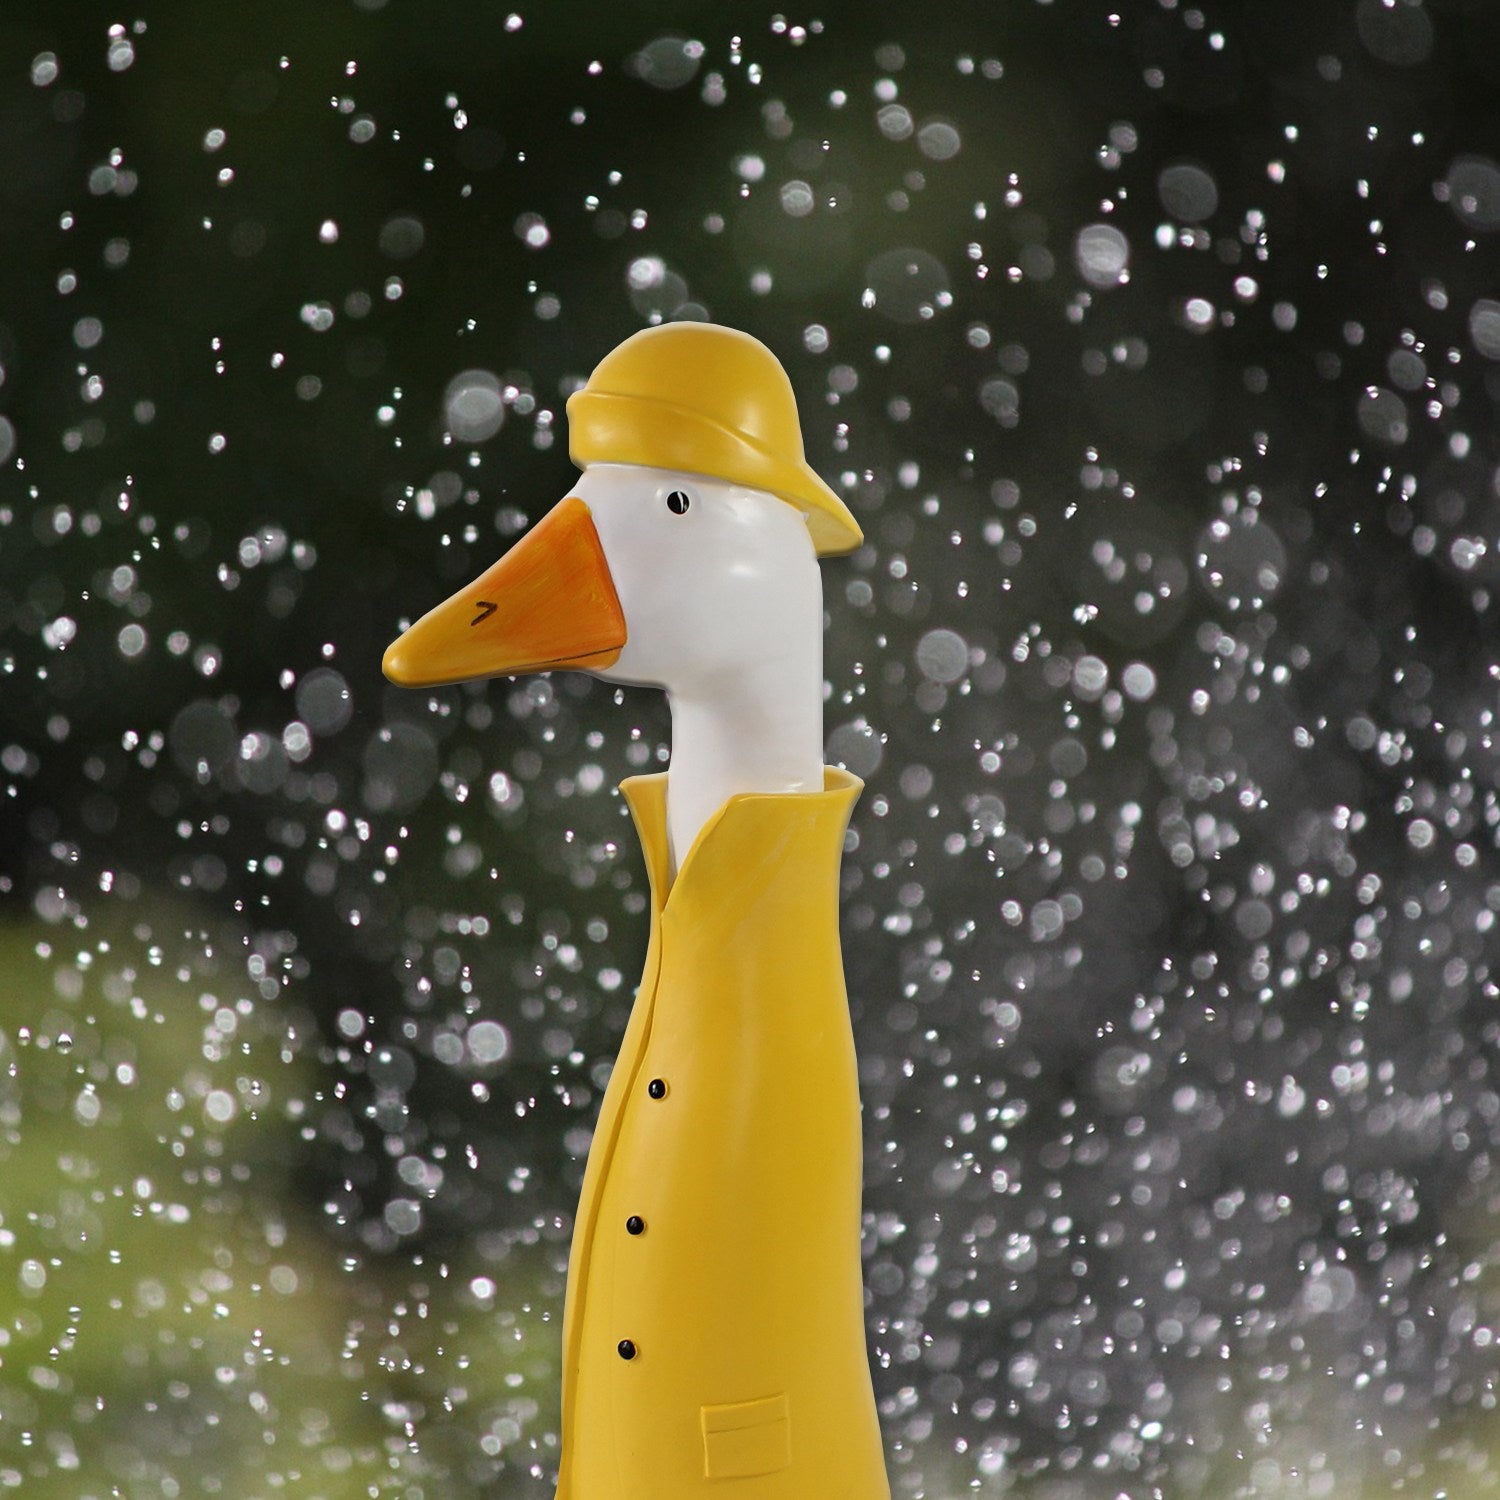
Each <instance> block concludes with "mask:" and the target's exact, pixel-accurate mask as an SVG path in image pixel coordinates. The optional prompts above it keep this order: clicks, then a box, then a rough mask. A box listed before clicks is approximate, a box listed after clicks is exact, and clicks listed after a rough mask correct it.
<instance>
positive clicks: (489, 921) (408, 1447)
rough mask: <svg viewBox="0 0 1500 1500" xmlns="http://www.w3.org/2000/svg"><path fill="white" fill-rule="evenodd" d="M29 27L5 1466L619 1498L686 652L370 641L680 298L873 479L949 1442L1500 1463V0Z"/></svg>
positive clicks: (358, 1488) (505, 521)
mask: <svg viewBox="0 0 1500 1500" xmlns="http://www.w3.org/2000/svg"><path fill="white" fill-rule="evenodd" d="M517 3H518V4H519V0H517ZM0 33H3V34H0V161H3V163H4V165H3V168H0V788H3V799H0V1493H9V1492H12V1491H14V1492H15V1493H17V1494H18V1495H24V1496H25V1497H27V1500H54V1497H55V1500H81V1497H82V1500H103V1497H106V1496H119V1497H128V1500H135V1497H144V1496H167V1497H177V1496H182V1497H190V1496H225V1497H238V1500H244V1497H272V1496H291V1497H305V1500H319V1497H321V1500H336V1497H337V1500H342V1497H355V1496H369V1497H374V1500H380V1497H403V1500H449V1497H453V1500H457V1497H465V1496H472V1495H493V1496H504V1497H516V1500H547V1497H550V1495H551V1493H552V1485H553V1481H554V1478H555V1473H556V1466H557V1459H558V1435H557V1425H558V1370H557V1360H558V1347H559V1341H560V1333H561V1329H560V1317H561V1300H562V1288H563V1276H564V1268H565V1264H566V1256H567V1248H568V1241H569V1236H570V1233H571V1228H572V1213H573V1209H574V1205H575V1200H576V1195H577V1191H578V1186H579V1182H580V1178H581V1173H582V1164H583V1161H584V1157H585V1154H586V1152H587V1147H588V1142H589V1136H590V1131H591V1128H592V1123H593V1119H594V1115H595V1112H596V1110H597V1107H598V1101H599V1096H600V1092H601V1089H602V1086H603V1083H604V1080H605V1078H606V1077H607V1074H608V1070H609V1067H610V1063H611V1060H612V1058H613V1055H614V1052H615V1048H616V1044H617V1041H618V1038H619V1035H620V1032H621V1029H622V1027H623V1024H624V1020H625V1017H626V1014H627V1012H628V1008H629V1004H630V998H631V994H632V990H633V987H634V984H635V981H636V977H637V974H638V972H639V966H640V963H641V959H642V955H643V952H644V946H645V939H646V916H645V906H646V886H645V879H644V873H643V870H642V866H641V862H640V858H639V853H638V850H637V847H636V843H635V839H634V836H633V834H632V833H631V831H630V826H629V822H628V819H627V817H626V814H625V812H624V809H623V806H622V803H621V801H620V799H619V797H618V795H617V793H616V792H615V785H616V783H617V782H618V780H619V779H620V778H621V777H622V776H624V775H627V774H630V773H632V772H635V771H638V770H641V769H643V768H652V767H656V766H659V765H660V764H661V763H662V761H663V760H664V757H665V755H666V750H667V745H666V735H667V727H668V726H667V719H666V710H665V705H664V703H663V702H661V701H660V699H659V697H658V695H655V694H652V693H647V692H639V693H637V692H630V693H617V692H616V691H614V690H613V689H610V688H607V687H605V686H603V685H601V684H597V683H594V682H592V681H591V680H590V679H588V678H586V677H584V676H582V675H580V674H565V675H560V676H558V677H555V678H552V679H541V678H539V679H532V680H526V681H521V682H516V683H512V682H507V681H497V682H491V683H488V684H474V685H469V686H465V687H463V688H456V689H447V690H443V691H439V692H430V693H429V692H411V691H401V690H397V689H393V688H390V687H388V686H387V685H386V684H385V683H384V682H383V680H382V678H381V676H380V672H379V662H380V656H381V652H382V650H383V648H384V646H385V645H386V643H387V642H388V641H389V640H390V639H391V638H392V637H393V636H394V635H395V634H396V632H397V631H398V630H399V629H400V628H401V627H402V625H403V624H404V622H406V621H407V620H409V619H411V618H414V617H415V616H417V615H419V614H421V613H422V612H423V611H425V610H426V609H427V608H429V607H430V606H431V605H432V604H434V603H435V602H437V601H438V600H439V599H441V598H443V597H445V596H446V595H447V594H448V593H449V592H451V591H452V590H453V589H454V588H455V587H457V586H458V585H459V583H461V582H462V581H463V580H465V579H467V578H469V577H471V576H473V575H475V574H477V573H478V572H479V571H481V570H482V569H483V568H484V567H486V566H488V564H489V563H490V562H491V561H493V560H494V558H495V557H496V556H497V555H499V553H500V552H501V551H503V549H504V548H505V547H506V546H507V545H508V544H509V542H510V541H511V539H512V538H513V537H514V536H516V535H517V534H518V533H519V532H520V531H521V530H522V529H524V527H525V526H526V525H527V524H529V523H530V522H531V521H533V520H535V519H536V518H537V517H538V516H539V515H541V514H542V513H543V511H545V510H546V509H547V508H548V507H550V506H551V505H552V504H553V503H554V502H555V501H556V500H557V499H559V498H560V497H561V496H562V495H563V494H565V493H566V489H567V486H568V484H569V482H570V475H571V474H572V472H573V471H572V469H571V467H570V465H569V463H568V459H567V435H566V423H565V419H564V416H563V402H564V400H565V398H566V396H567V394H568V393H569V392H570V391H571V390H572V389H574V388H576V386H577V385H578V384H579V383H580V382H581V381H582V380H583V379H584V378H585V377H586V376H587V374H588V371H589V370H590V368H591V367H592V366H593V364H594V363H595V362H596V361H597V360H598V359H599V358H601V357H602V356H603V355H604V354H605V353H606V352H607V351H608V350H609V349H610V348H612V347H613V346H614V345H615V343H617V342H618V341H619V340H620V339H621V338H623V337H624V336H626V335H627V334H629V333H630V332H632V331H634V330H635V329H637V328H639V327H642V326H644V325H645V324H648V323H651V322H655V321H659V320H661V319H667V318H697V319H712V320H717V321H721V322H725V323H728V324H732V325H734V326H737V327H741V328H744V329H747V330H749V331H750V332H752V333H754V334H756V335H757V336H759V337H760V338H762V339H763V340H765V341H766V342H767V343H768V344H770V345H771V346H772V348H773V349H774V350H775V351H776V352H777V353H778V355H779V356H780V357H781V359H782V360H783V362H784V363H785V365H786V367H787V370H788V372H789V374H790V376H791V378H792V381H793V383H794V385H795V387H796V390H797V393H798V397H799V401H800V405H801V410H802V415H803V425H804V430H805V434H806V441H807V448H808V454H809V457H810V459H811V460H812V462H813V463H814V464H815V465H816V466H817V467H818V468H819V469H820V470H821V471H822V472H823V473H824V474H825V475H826V476H828V478H829V479H830V481H831V482H833V483H835V484H836V485H837V486H839V487H840V489H841V490H842V492H843V493H845V494H846V495H847V497H848V500H849V503H850V505H851V506H852V508H853V510H854V511H855V513H856V515H857V516H858V517H859V518H860V520H861V522H862V524H863V526H864V528H865V532H866V539H867V540H866V545H865V546H864V547H863V549H862V550H861V551H859V552H858V553H857V554H855V555H853V556H852V557H850V558H848V559H840V560H834V561H831V562H829V563H828V564H826V565H825V568H824V578H825V590H826V598H827V605H828V619H829V623H828V630H827V642H826V660H827V673H828V680H829V689H828V701H827V731H828V748H827V754H828V758H829V759H830V760H831V761H837V762H840V763H842V764H845V765H847V766H848V767H850V768H851V769H852V770H854V771H855V772H857V773H858V774H859V775H861V776H862V777H864V778H865V780H866V783H867V786H866V790H865V793H864V796H863V798H862V800H861V802H860V804H859V806H858V808H857V809H856V813H855V818H854V826H853V831H852V835H851V838H850V842H849V848H848V852H847V855H846V859H845V865H844V877H843V879H844V906H843V920H844V943H845V953H846V960H847V969H848V978H849V989H850V996H851V1004H852V1007H853V1011H854V1021H855V1028H856V1034H857V1039H858V1044H859V1048H860V1053H861V1068H862V1075H863V1093H864V1100H865V1126H866V1138H867V1142H868V1155H867V1163H866V1195H865V1203H866V1210H867V1215H866V1224H865V1244H864V1251H865V1257H866V1259H865V1267H866V1285H867V1290H868V1327H869V1340H870V1347H871V1353H872V1361H873V1365H874V1378H875V1385H876V1391H877V1396H878V1399H879V1403H880V1412H881V1420H882V1425H883V1430H884V1434H885V1438H886V1443H887V1448H888V1453H889V1460H890V1472H891V1476H892V1483H893V1488H894V1492H895V1494H896V1495H897V1496H898V1497H900V1500H920V1497H929V1500H956V1497H960V1496H968V1495H980V1496H999V1495H1013V1496H1017V1497H1025V1500H1092V1497H1096V1496H1097V1497H1107V1500H1113V1497H1118V1496H1126V1497H1138V1496H1139V1497H1162V1500H1177V1497H1191V1496H1205V1497H1206V1496H1213V1497H1223V1496H1272V1495H1274V1496H1282V1495H1286V1496H1334V1497H1340V1500H1342V1497H1373V1496H1388V1495H1412V1496H1449V1497H1453V1500H1467V1497H1471V1496H1488V1495H1493V1494H1496V1493H1500V1474H1497V1468H1496V1459H1495V1455H1496V1454H1497V1453H1500V1415H1497V1413H1496V1410H1495V1403H1496V1399H1497V1379H1500V1351H1497V1342H1496V1341H1497V1333H1496V1327H1497V1318H1500V1267H1497V1255H1500V1249H1497V1247H1500V1175H1497V1156H1496V1152H1497V1146H1500V1092H1497V1080H1496V1069H1497V1048H1500V1007H1497V973H1496V968H1495V963H1496V959H1495V955H1496V953H1497V952H1500V949H1497V943H1496V936H1495V923H1496V913H1497V911H1500V857H1497V828H1500V803H1497V788H1500V748H1497V743H1496V738H1495V736H1496V723H1495V717H1496V713H1497V710H1500V632H1497V624H1496V621H1497V605H1496V599H1495V596H1494V590H1495V587H1496V583H1497V580H1500V552H1497V548H1500V470H1497V461H1500V437H1497V424H1496V412H1497V403H1500V257H1497V248H1500V239H1497V234H1500V164H1497V157H1500V14H1497V11H1496V8H1495V6H1494V5H1493V4H1491V3H1489V0H1429V3H1427V4H1425V5H1424V4H1418V3H1411V0H1338V3H1330V4H1326V5H1317V6H1311V5H1307V4H1305V3H1301V0H1257V3H1255V4H1228V3H1209V4H1205V5H1203V6H1201V7H1198V6H1195V5H1193V4H1190V3H1188V0H1117V4H1116V5H1115V6H1114V7H1110V6H1107V5H1103V4H1095V3H1092V0H1057V3H1042V0H1037V3H1033V0H1011V3H1007V4H1003V5H1001V4H992V5H984V6H977V5H972V4H968V3H963V0H933V3H929V4H926V5H921V6H911V7H902V8H899V9H890V10H885V9H883V8H881V7H875V6H869V7H867V6H856V5H852V4H840V5H836V6H830V7H828V8H827V9H826V10H824V11H822V12H819V13H804V12H790V11H789V12H784V13H783V12H776V11H772V10H769V9H764V8H760V7H756V6H748V5H742V4H738V3H735V4H724V3H712V4H710V3H706V0H705V3H699V4H694V3H691V0H674V3H668V4H650V5H648V4H645V3H641V0H618V3H613V4H610V5H602V4H570V5H564V4H561V3H554V0H545V3H542V4H537V5H535V6H533V7H530V8H518V9H516V10H514V11H512V10H509V9H508V8H507V6H506V5H505V4H489V3H482V0H481V3H468V4H462V5H460V4H456V3H448V0H443V3H426V4H422V5H418V4H416V3H414V0H327V3H323V4H319V5H315V6H314V5H304V4H294V3H291V0H267V3H262V4H258V5H255V6H193V5H187V4H183V3H180V0H179V3H167V0H139V4H137V5H136V7H135V8H134V9H127V10H117V11H111V10H108V9H106V8H101V7H97V6H94V5H91V4H78V5H67V6H62V5H51V6H44V5H30V6H27V5H22V6H19V7H15V6H12V7H8V8H7V12H6V15H5V18H4V21H3V25H0Z"/></svg>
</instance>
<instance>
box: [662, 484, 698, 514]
mask: <svg viewBox="0 0 1500 1500" xmlns="http://www.w3.org/2000/svg"><path fill="white" fill-rule="evenodd" d="M692 503H693V499H692V496H691V495H689V494H688V492H687V491H686V490H673V491H672V493H671V494H670V495H668V496H667V509H668V510H669V511H671V512H672V514H673V515H674V516H685V515H686V514H687V508H688V506H690V505H691V504H692Z"/></svg>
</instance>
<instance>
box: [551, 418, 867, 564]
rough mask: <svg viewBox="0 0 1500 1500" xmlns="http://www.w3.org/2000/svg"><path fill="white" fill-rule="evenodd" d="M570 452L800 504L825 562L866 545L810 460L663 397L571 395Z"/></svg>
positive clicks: (585, 461) (580, 460) (581, 460)
mask: <svg viewBox="0 0 1500 1500" xmlns="http://www.w3.org/2000/svg"><path fill="white" fill-rule="evenodd" d="M568 452H569V454H570V455H571V456H572V459H573V462H574V463H575V464H577V465H578V467H579V468H580V469H585V468H587V467H588V466H589V465H590V464H645V465H647V466H648V467H650V468H655V469H681V470H683V471H684V472H686V473H690V474H704V475H707V476H708V477H709V478H712V479H727V480H730V481H731V482H733V483H735V484H744V485H748V486H750V487H751V488H752V489H757V490H766V491H767V492H768V493H770V494H772V495H775V496H777V498H778V499H781V500H785V501H786V502H787V503H788V504H789V505H795V506H796V507H797V508H798V509H799V510H800V511H801V512H802V513H803V516H804V517H805V518H806V521H807V529H808V531H809V532H810V533H811V535H812V541H813V549H814V550H815V551H816V552H817V554H818V556H819V557H833V556H837V555H838V554H840V553H844V552H852V551H854V549H855V548H856V547H858V546H859V545H860V543H861V542H862V541H864V533H863V532H862V531H861V530H860V527H859V522H858V521H856V520H855V519H854V517H853V516H852V515H851V514H850V513H849V507H848V506H847V505H845V504H844V502H843V501H842V500H840V499H839V497H838V496H837V495H836V494H835V493H834V492H833V490H832V489H830V488H829V486H828V485H826V484H825V483H824V482H823V480H822V479H820V478H819V477H818V475H817V473H816V472H815V471H814V470H813V468H812V467H811V465H809V464H808V463H807V462H806V460H804V459H796V460H789V459H786V458H783V457H780V456H778V455H777V454H775V453H772V452H771V451H770V450H769V449H767V448H763V447H761V446H760V444H759V443H757V442H755V440H754V439H753V438H750V437H748V436H747V435H746V434H744V433H742V432H736V431H733V430H732V429H730V428H728V427H725V426H723V425H722V424H721V423H718V422H715V421H714V420H713V419H712V418H710V417H705V416H704V415H703V414H702V413H701V412H696V411H693V410H691V409H689V408H688V407H685V406H678V405H675V404H674V403H673V402H670V401H661V400H658V399H656V398H655V397H646V396H623V395H617V394H615V393H613V392H610V391H591V390H587V389H585V390H581V391H576V392H574V394H573V395H572V396H570V397H569V398H568Z"/></svg>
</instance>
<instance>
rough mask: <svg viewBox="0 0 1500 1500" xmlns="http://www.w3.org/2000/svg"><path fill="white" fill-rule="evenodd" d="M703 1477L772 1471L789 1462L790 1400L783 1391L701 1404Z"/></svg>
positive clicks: (790, 1443) (739, 1477) (746, 1474)
mask: <svg viewBox="0 0 1500 1500" xmlns="http://www.w3.org/2000/svg"><path fill="white" fill-rule="evenodd" d="M700 1416H701V1420H702V1426H703V1475H704V1478H705V1479H741V1478H745V1477H747V1476H749V1475H751V1474H773V1473H775V1472H776V1470H777V1469H785V1468H788V1467H789V1466H790V1465H791V1462H792V1413H791V1403H790V1402H789V1401H788V1399H787V1397H786V1396H785V1395H779V1396H765V1397H762V1398H761V1399H760V1400H759V1401H735V1402H731V1403H730V1404H728V1405H726V1406H705V1407H703V1408H702V1410H701V1413H700Z"/></svg>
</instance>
